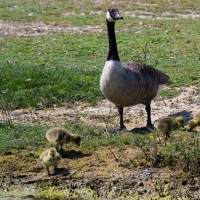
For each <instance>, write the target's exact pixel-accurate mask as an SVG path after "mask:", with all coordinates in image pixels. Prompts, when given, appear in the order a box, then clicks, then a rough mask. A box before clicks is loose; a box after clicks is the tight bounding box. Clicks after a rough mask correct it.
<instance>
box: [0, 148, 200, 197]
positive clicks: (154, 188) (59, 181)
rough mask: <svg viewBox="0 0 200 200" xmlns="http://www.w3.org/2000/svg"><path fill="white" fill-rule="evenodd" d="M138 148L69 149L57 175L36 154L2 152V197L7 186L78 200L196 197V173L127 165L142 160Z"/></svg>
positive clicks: (198, 193) (199, 193) (198, 188)
mask: <svg viewBox="0 0 200 200" xmlns="http://www.w3.org/2000/svg"><path fill="white" fill-rule="evenodd" d="M140 151H141V150H139V149H132V148H128V149H126V150H124V151H122V150H118V149H112V151H111V150H110V149H109V148H101V149H99V150H97V151H95V152H93V153H91V154H86V153H83V152H80V151H78V150H77V149H73V148H72V150H71V151H69V152H67V153H66V155H65V156H64V157H63V159H62V161H61V164H60V165H59V171H58V173H57V175H56V176H46V171H45V170H44V169H43V168H42V166H41V163H40V162H39V160H38V155H36V154H34V153H23V154H20V153H16V154H13V155H9V156H7V161H6V162H4V163H3V164H2V162H1V169H2V172H1V179H0V182H1V188H2V189H3V191H4V195H6V194H7V195H9V194H10V193H11V192H9V190H10V191H15V193H17V192H16V191H18V192H19V191H21V192H22V191H30V193H31V194H37V193H38V192H41V191H42V190H45V189H46V190H47V191H48V192H47V194H46V195H47V197H48V196H49V195H51V194H53V192H54V191H57V192H59V191H60V192H62V193H63V192H64V194H65V195H68V196H74V195H75V196H77V195H78V196H81V197H84V198H83V199H97V198H99V197H101V199H102V198H103V199H114V198H120V197H124V198H126V199H129V198H133V197H135V198H136V199H141V198H142V199H147V198H149V199H150V197H155V194H159V195H158V196H157V198H156V199H158V198H159V197H167V196H174V197H182V198H183V199H184V197H194V199H198V198H200V185H199V184H198V183H199V181H200V180H199V178H198V177H195V176H194V177H192V178H191V177H190V176H188V175H187V174H183V173H182V172H180V171H173V170H170V169H169V168H167V167H166V168H164V169H157V168H151V167H140V168H135V167H134V166H132V165H131V163H132V161H133V160H137V159H138V160H140V162H141V158H138V155H139V154H141V152H140ZM1 161H2V160H1ZM13 161H14V162H13ZM13 163H15V165H13ZM19 163H20V166H19ZM27 163H29V164H27ZM16 164H17V166H16ZM17 169H18V170H17ZM2 174H4V175H2ZM180 188H181V190H180ZM70 191H71V192H70ZM89 197H90V198H89ZM52 199H53V197H52Z"/></svg>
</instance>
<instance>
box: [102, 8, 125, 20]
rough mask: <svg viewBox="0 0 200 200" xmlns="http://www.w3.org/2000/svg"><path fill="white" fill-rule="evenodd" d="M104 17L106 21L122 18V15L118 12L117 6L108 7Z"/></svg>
mask: <svg viewBox="0 0 200 200" xmlns="http://www.w3.org/2000/svg"><path fill="white" fill-rule="evenodd" d="M106 19H107V20H108V22H116V21H117V20H118V19H123V17H122V16H121V15H120V14H119V11H118V9H117V8H110V9H109V10H108V11H107V13H106Z"/></svg>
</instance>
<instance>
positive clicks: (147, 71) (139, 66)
mask: <svg viewBox="0 0 200 200" xmlns="http://www.w3.org/2000/svg"><path fill="white" fill-rule="evenodd" d="M122 65H123V67H124V68H126V69H127V70H130V71H131V72H133V73H135V74H138V75H139V76H143V77H144V78H145V77H146V78H147V79H149V78H152V79H156V80H157V82H158V84H159V85H161V84H169V83H171V82H170V81H169V79H170V78H169V76H167V75H166V74H165V73H163V72H161V71H159V70H157V69H155V68H153V67H151V66H149V65H147V64H144V63H140V62H127V63H122Z"/></svg>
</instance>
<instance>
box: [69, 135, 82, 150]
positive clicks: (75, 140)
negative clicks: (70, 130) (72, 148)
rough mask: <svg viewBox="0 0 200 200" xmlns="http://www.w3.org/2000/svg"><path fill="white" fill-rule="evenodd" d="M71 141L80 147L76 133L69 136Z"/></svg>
mask: <svg viewBox="0 0 200 200" xmlns="http://www.w3.org/2000/svg"><path fill="white" fill-rule="evenodd" d="M71 141H72V142H73V143H74V144H76V145H78V146H79V147H80V145H81V137H80V135H78V134H73V135H72V137H71Z"/></svg>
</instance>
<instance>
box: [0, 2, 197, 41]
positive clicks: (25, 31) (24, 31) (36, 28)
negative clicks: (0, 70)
mask: <svg viewBox="0 0 200 200" xmlns="http://www.w3.org/2000/svg"><path fill="white" fill-rule="evenodd" d="M145 6H147V5H146V4H145ZM90 14H95V15H104V13H103V11H97V12H94V11H91V12H90ZM63 15H64V16H66V17H67V16H69V15H73V16H76V15H79V16H80V15H82V16H84V15H85V13H79V14H76V13H74V12H67V13H64V14H63ZM122 15H123V16H124V17H137V18H141V19H147V18H148V19H157V20H158V19H159V20H176V19H178V18H193V19H195V18H200V13H199V12H198V10H197V11H196V12H194V11H191V10H187V13H186V14H178V13H177V14H176V13H171V12H164V13H162V14H161V15H160V16H159V17H158V16H155V14H154V13H152V12H146V11H141V10H134V11H127V12H124V13H123V12H122ZM86 31H88V32H102V31H103V28H102V27H101V26H100V25H96V26H90V25H85V26H81V27H78V26H72V25H70V24H65V25H56V26H55V25H54V24H52V25H51V24H44V23H42V22H23V21H14V22H5V21H2V20H0V37H3V36H37V35H47V34H50V33H69V32H71V33H73V32H77V33H83V32H86Z"/></svg>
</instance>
